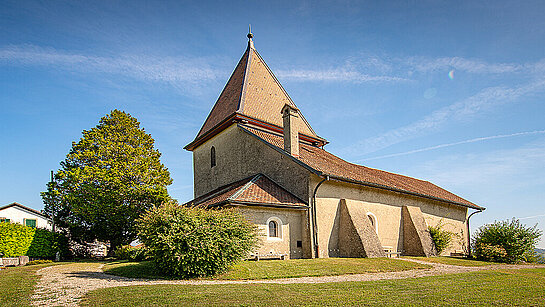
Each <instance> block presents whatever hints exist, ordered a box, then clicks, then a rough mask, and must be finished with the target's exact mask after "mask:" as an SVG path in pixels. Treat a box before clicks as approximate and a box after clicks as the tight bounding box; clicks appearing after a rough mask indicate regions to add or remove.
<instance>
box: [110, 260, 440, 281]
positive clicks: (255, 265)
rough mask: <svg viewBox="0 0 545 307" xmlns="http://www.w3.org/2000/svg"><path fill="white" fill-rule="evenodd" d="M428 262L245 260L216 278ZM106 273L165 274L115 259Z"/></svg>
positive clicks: (334, 271)
mask: <svg viewBox="0 0 545 307" xmlns="http://www.w3.org/2000/svg"><path fill="white" fill-rule="evenodd" d="M429 267H430V266H428V265H423V264H417V263H412V262H407V261H402V260H396V259H389V258H321V259H292V260H283V261H282V260H268V261H267V260H262V261H243V262H241V263H239V264H237V265H235V266H234V267H233V269H232V270H230V271H229V272H227V273H225V274H223V275H220V276H217V277H216V278H215V279H229V280H234V279H273V278H288V277H303V276H327V275H344V274H361V273H376V272H392V271H405V270H411V269H425V268H429ZM103 270H104V272H105V273H108V274H112V275H118V276H125V277H132V278H165V277H164V276H161V275H159V274H157V273H156V272H155V270H154V267H153V264H152V263H151V262H113V263H109V264H107V265H105V266H104V268H103Z"/></svg>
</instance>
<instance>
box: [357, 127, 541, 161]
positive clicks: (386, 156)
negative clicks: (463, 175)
mask: <svg viewBox="0 0 545 307" xmlns="http://www.w3.org/2000/svg"><path fill="white" fill-rule="evenodd" d="M542 133H545V130H536V131H527V132H518V133H511V134H500V135H493V136H487V137H480V138H474V139H469V140H465V141H460V142H454V143H447V144H441V145H436V146H430V147H424V148H420V149H414V150H409V151H405V152H400V153H395V154H390V155H383V156H378V157H372V158H366V159H362V160H359V161H356V162H363V161H372V160H378V159H385V158H392V157H399V156H406V155H410V154H414V153H419V152H424V151H429V150H435V149H440V148H445V147H451V146H456V145H462V144H469V143H476V142H482V141H488V140H495V139H502V138H509V137H515V136H523V135H532V134H542Z"/></svg>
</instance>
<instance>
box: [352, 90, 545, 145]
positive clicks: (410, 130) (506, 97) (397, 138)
mask: <svg viewBox="0 0 545 307" xmlns="http://www.w3.org/2000/svg"><path fill="white" fill-rule="evenodd" d="M543 90H545V80H538V81H534V82H531V83H528V84H525V85H522V86H519V87H515V88H507V87H489V88H486V89H483V90H481V91H480V92H479V93H477V94H476V95H474V96H472V97H469V98H467V99H464V100H462V101H458V102H456V103H453V104H451V105H449V106H447V107H444V108H441V109H439V110H437V111H435V112H433V113H431V114H430V115H428V116H426V117H424V118H423V119H421V120H419V121H416V122H414V123H412V124H409V125H406V126H404V127H400V128H397V129H394V130H390V131H388V132H386V133H384V134H382V135H379V136H377V137H372V138H368V139H366V140H363V141H362V142H359V143H358V144H356V145H355V146H351V147H350V148H348V150H349V151H351V152H354V153H356V152H357V153H359V154H367V153H371V152H375V151H378V150H381V149H384V148H386V147H389V146H391V145H394V144H397V143H401V142H403V141H406V140H409V139H413V138H415V137H418V136H420V135H422V134H425V133H428V132H429V131H430V130H432V129H435V128H438V127H440V126H442V125H443V124H445V123H446V122H447V121H451V122H452V121H455V120H462V119H466V118H468V117H470V116H473V115H475V114H477V113H479V112H481V111H483V110H485V109H489V108H491V107H494V106H496V105H500V104H504V103H509V102H512V101H515V100H517V99H519V98H521V97H523V96H525V95H528V94H532V93H535V92H539V91H543Z"/></svg>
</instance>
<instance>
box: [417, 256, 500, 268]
mask: <svg viewBox="0 0 545 307" xmlns="http://www.w3.org/2000/svg"><path fill="white" fill-rule="evenodd" d="M407 258H410V259H417V260H422V261H426V262H433V263H442V264H450V265H459V266H484V265H492V264H500V263H495V262H486V261H477V260H471V259H466V258H459V257H407Z"/></svg>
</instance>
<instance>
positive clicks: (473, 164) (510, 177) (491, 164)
mask: <svg viewBox="0 0 545 307" xmlns="http://www.w3.org/2000/svg"><path fill="white" fill-rule="evenodd" d="M544 161H545V140H543V139H541V140H538V141H535V142H532V143H530V144H527V145H525V146H523V147H520V148H515V149H508V150H494V151H489V152H485V153H467V154H453V155H448V156H443V157H440V158H438V159H435V160H431V161H425V162H423V163H420V164H418V165H412V166H411V167H410V169H409V170H406V172H407V173H416V174H418V176H420V177H421V178H429V179H430V180H431V181H432V182H437V183H439V184H440V185H444V186H453V187H464V189H468V190H479V191H481V192H480V195H487V193H493V192H494V191H495V192H496V193H497V192H498V191H497V187H498V186H505V187H506V189H505V190H504V191H502V192H504V193H510V192H509V191H512V190H516V189H533V188H537V189H539V187H540V186H543V185H544V184H545V178H543V176H542V174H543V170H545V163H544ZM507 187H508V188H509V189H510V190H508V188H507ZM487 189H489V190H490V191H489V190H487Z"/></svg>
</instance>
